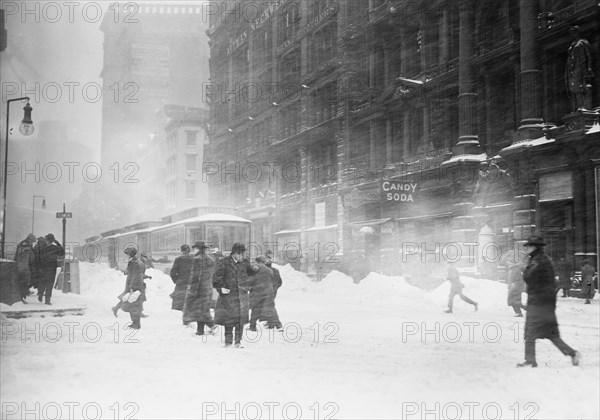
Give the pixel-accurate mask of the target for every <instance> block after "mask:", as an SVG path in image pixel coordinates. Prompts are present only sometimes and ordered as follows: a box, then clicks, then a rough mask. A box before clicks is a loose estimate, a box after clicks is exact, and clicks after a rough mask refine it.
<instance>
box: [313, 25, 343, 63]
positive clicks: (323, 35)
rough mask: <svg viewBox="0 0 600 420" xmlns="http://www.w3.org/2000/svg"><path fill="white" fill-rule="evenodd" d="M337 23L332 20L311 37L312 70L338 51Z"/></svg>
mask: <svg viewBox="0 0 600 420" xmlns="http://www.w3.org/2000/svg"><path fill="white" fill-rule="evenodd" d="M336 39H337V25H336V22H332V23H330V24H328V25H327V26H325V27H324V28H323V29H321V30H319V31H318V32H315V33H314V34H313V35H312V36H311V39H310V58H309V63H310V67H311V70H314V69H315V68H316V67H318V66H319V65H321V64H323V63H325V62H327V61H328V60H331V59H332V58H333V57H334V56H335V53H336V48H335V47H336Z"/></svg>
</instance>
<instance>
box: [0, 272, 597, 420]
mask: <svg viewBox="0 0 600 420" xmlns="http://www.w3.org/2000/svg"><path fill="white" fill-rule="evenodd" d="M148 274H150V275H151V276H152V277H153V278H152V279H151V280H148V281H147V283H148V302H147V303H146V304H145V312H146V313H147V314H148V315H149V317H148V318H144V319H142V329H141V330H139V331H137V332H135V331H132V330H128V329H125V326H126V325H127V324H128V323H129V316H128V314H127V313H123V312H121V313H119V317H118V318H115V317H114V316H113V314H112V312H111V310H110V308H111V307H112V306H113V305H114V304H115V303H116V296H117V294H118V293H119V292H120V291H121V290H122V288H123V284H124V276H123V275H122V274H120V273H118V272H116V271H114V270H110V269H108V268H107V267H105V266H103V265H92V264H87V263H82V264H81V289H82V294H81V295H64V294H62V293H61V292H58V291H55V297H54V302H55V307H59V308H60V307H61V306H65V307H67V306H69V305H73V304H85V305H86V306H87V311H86V313H85V315H84V316H63V317H46V318H42V317H39V316H38V317H27V318H22V319H6V318H3V319H2V340H1V346H2V352H1V364H2V369H1V376H0V378H1V382H2V389H1V400H2V419H24V418H56V419H68V418H104V419H112V418H152V419H155V418H169V419H170V418H203V419H233V418H246V419H273V418H303V419H314V418H340V419H346V418H353V419H355V418H408V419H425V418H427V419H434V418H435V419H481V418H489V419H499V418H502V419H516V418H527V419H582V418H583V419H594V418H600V408H599V402H598V395H599V393H600V385H599V384H600V363H599V362H600V360H599V355H600V342H599V306H598V300H597V299H595V300H594V301H593V302H592V305H584V302H583V300H581V299H575V298H559V300H558V309H557V316H558V320H559V324H560V331H561V335H562V337H563V339H564V340H565V341H566V342H567V343H568V344H569V345H571V346H572V347H574V348H575V349H577V350H578V351H580V352H581V353H582V355H583V362H582V365H581V366H579V367H574V366H572V365H571V361H570V359H569V358H568V357H565V356H563V355H562V354H561V353H560V352H559V351H558V350H557V349H556V348H554V346H553V345H552V344H551V343H550V342H549V341H548V340H538V344H537V360H538V363H539V367H538V368H537V369H531V368H525V369H517V368H516V367H515V364H516V363H517V362H521V361H522V360H523V347H524V344H523V340H522V335H523V331H522V330H523V323H524V318H514V317H513V313H512V310H511V308H509V307H508V306H506V285H504V284H501V283H497V282H492V281H488V280H480V279H473V278H469V277H463V279H462V280H463V282H464V283H465V285H466V289H465V293H466V294H467V295H469V296H470V297H472V298H473V299H474V300H476V301H478V302H479V310H478V311H477V312H474V311H473V308H472V307H471V306H470V305H468V304H466V303H465V302H463V301H461V300H460V299H458V298H457V299H456V301H455V307H454V313H453V314H446V313H444V312H443V310H444V309H445V308H446V301H447V296H448V292H449V284H448V283H447V282H446V283H444V284H442V285H441V286H440V287H439V288H437V289H435V290H433V291H431V292H426V291H423V290H421V289H418V288H415V287H413V286H410V285H408V284H407V283H406V282H405V281H404V280H403V279H402V278H400V277H387V276H382V275H378V274H374V273H371V274H370V275H369V276H368V277H367V278H366V279H365V280H364V281H362V282H361V283H360V284H358V285H356V284H353V283H352V280H351V279H350V278H348V277H346V276H345V275H343V274H341V273H337V272H334V273H332V274H330V275H329V276H328V277H326V278H325V279H324V280H323V281H322V282H321V283H313V282H311V281H310V280H309V279H308V278H307V277H305V275H304V274H302V273H299V272H296V271H294V270H293V269H291V268H290V267H289V266H284V267H281V275H282V277H283V287H282V288H281V290H280V291H279V294H278V296H277V308H278V311H279V315H280V318H281V320H282V322H283V323H284V331H283V332H274V331H273V330H264V329H262V330H261V329H259V331H258V332H257V333H251V332H248V331H247V332H246V333H245V335H244V348H243V349H234V348H223V343H222V329H220V334H219V335H217V336H208V337H204V338H203V337H199V336H196V335H195V334H194V332H195V329H194V328H193V326H192V328H188V327H185V326H183V325H182V323H181V313H180V312H177V311H172V310H171V309H170V307H171V301H170V298H169V294H170V293H171V292H172V289H173V283H172V281H171V279H170V278H169V277H168V276H167V275H165V274H163V273H161V272H160V271H158V270H153V269H151V270H148ZM29 301H30V302H31V303H30V304H29V305H28V309H33V308H34V307H41V306H43V305H41V304H39V303H38V302H37V300H36V299H35V296H32V297H30V298H29ZM22 306H24V305H23V304H21V303H17V304H15V305H13V306H12V307H10V310H14V309H18V308H21V307H22ZM8 309H9V307H7V306H5V305H2V310H3V311H5V310H8Z"/></svg>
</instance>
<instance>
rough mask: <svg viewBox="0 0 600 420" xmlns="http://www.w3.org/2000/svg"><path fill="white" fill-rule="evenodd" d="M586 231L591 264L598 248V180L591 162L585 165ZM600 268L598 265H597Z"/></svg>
mask: <svg viewBox="0 0 600 420" xmlns="http://www.w3.org/2000/svg"><path fill="white" fill-rule="evenodd" d="M585 194H586V195H585V203H586V206H585V217H586V219H587V220H586V223H585V228H586V229H585V231H586V238H585V243H586V245H585V246H586V254H587V257H588V260H589V261H590V264H594V260H595V259H596V255H595V254H597V253H598V251H599V250H598V249H596V232H597V230H596V199H598V200H600V197H598V198H596V181H595V173H594V167H593V165H591V164H589V163H588V164H586V165H585ZM596 268H598V267H596Z"/></svg>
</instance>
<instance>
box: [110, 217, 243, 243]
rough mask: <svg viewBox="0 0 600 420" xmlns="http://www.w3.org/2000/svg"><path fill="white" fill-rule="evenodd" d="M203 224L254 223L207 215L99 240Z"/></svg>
mask: <svg viewBox="0 0 600 420" xmlns="http://www.w3.org/2000/svg"><path fill="white" fill-rule="evenodd" d="M202 222H236V223H252V222H251V221H250V220H248V219H244V218H243V217H239V216H233V215H231V214H224V213H210V214H205V215H202V216H196V217H191V218H189V219H184V220H179V221H177V222H173V223H169V224H166V225H160V226H152V227H149V228H145V229H138V230H132V231H129V232H121V233H116V234H114V235H110V236H106V237H104V238H99V239H112V238H119V237H123V236H127V235H132V234H138V233H149V232H154V231H155V230H160V229H167V228H171V227H174V226H179V225H183V224H189V223H202Z"/></svg>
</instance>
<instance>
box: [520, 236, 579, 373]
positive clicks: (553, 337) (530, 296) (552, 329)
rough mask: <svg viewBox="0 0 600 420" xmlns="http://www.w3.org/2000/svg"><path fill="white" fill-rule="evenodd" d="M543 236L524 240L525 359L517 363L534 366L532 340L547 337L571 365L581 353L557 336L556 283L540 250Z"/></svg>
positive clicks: (577, 363) (548, 263)
mask: <svg viewBox="0 0 600 420" xmlns="http://www.w3.org/2000/svg"><path fill="white" fill-rule="evenodd" d="M545 245H546V244H545V243H544V240H543V239H542V238H541V237H539V236H532V237H530V238H529V239H528V240H527V242H526V243H525V244H524V246H525V250H526V252H527V253H528V254H529V262H528V263H527V267H526V268H525V271H524V272H523V278H524V280H525V284H526V285H527V316H526V317H525V362H523V363H518V364H517V367H526V366H531V367H537V362H536V360H535V340H536V339H538V338H547V339H549V340H550V341H552V343H553V344H554V345H555V346H556V347H558V349H559V350H560V351H561V352H562V353H563V354H564V355H567V356H570V357H571V362H572V363H573V365H575V366H577V365H579V360H580V357H581V355H580V354H579V352H577V351H575V350H573V349H572V348H571V347H569V346H568V345H567V343H565V342H564V341H563V340H562V339H561V338H560V334H559V332H558V321H557V320H556V286H555V282H554V280H555V279H554V267H553V265H552V261H550V258H548V256H547V255H546V254H545V253H544V246H545Z"/></svg>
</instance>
